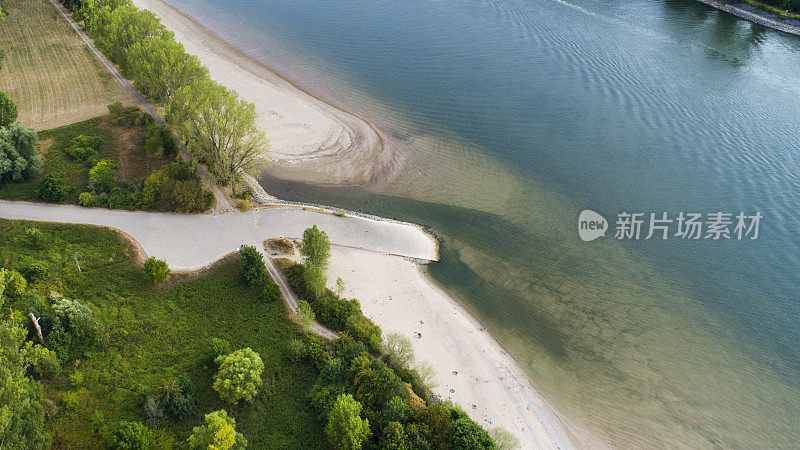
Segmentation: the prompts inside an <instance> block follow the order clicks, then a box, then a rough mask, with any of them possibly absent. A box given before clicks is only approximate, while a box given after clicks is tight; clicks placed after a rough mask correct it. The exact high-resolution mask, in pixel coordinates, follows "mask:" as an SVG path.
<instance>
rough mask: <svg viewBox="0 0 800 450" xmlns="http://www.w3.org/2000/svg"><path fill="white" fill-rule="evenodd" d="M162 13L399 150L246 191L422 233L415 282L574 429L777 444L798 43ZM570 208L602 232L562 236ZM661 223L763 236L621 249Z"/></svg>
mask: <svg viewBox="0 0 800 450" xmlns="http://www.w3.org/2000/svg"><path fill="white" fill-rule="evenodd" d="M169 3H170V4H172V5H174V6H176V7H178V8H180V9H181V10H183V11H184V12H186V13H188V14H189V15H191V16H193V17H195V18H197V19H198V20H199V21H200V22H201V23H203V24H204V25H206V26H207V27H209V28H210V29H211V30H212V31H214V32H215V33H217V34H218V35H220V36H221V37H223V38H224V39H226V40H228V41H229V42H231V43H232V44H234V45H236V46H237V47H239V48H240V49H242V50H244V51H245V52H247V53H248V54H250V55H251V56H253V57H254V58H256V59H258V60H260V61H262V62H264V63H265V64H266V65H268V66H270V67H273V68H275V69H276V70H277V71H278V72H280V73H282V74H284V75H286V76H287V77H288V78H290V79H291V80H292V81H294V82H296V83H297V84H299V85H300V86H302V87H304V88H305V89H308V90H310V91H312V92H314V93H315V94H318V95H320V96H322V97H324V98H326V99H329V100H330V101H332V102H334V103H336V104H339V105H342V106H343V107H345V108H347V109H350V110H352V111H354V112H357V113H359V114H361V115H363V116H364V117H366V118H368V119H369V120H370V121H372V122H373V123H374V124H376V126H378V127H379V128H380V129H381V130H382V131H383V132H384V133H385V134H386V135H387V136H388V137H389V140H390V143H391V145H394V146H396V147H397V148H400V149H402V151H403V153H404V155H405V157H404V160H403V162H402V166H401V170H400V172H399V174H398V176H397V177H396V178H395V179H393V180H391V181H390V182H383V183H380V184H378V185H376V186H370V187H369V188H366V189H363V188H318V187H313V186H307V185H300V184H298V183H288V182H282V181H281V180H280V179H279V178H280V174H279V173H277V174H268V175H265V176H264V177H262V183H263V184H264V185H265V187H266V188H267V190H268V191H270V192H274V193H276V194H277V195H279V196H281V197H283V198H286V199H297V200H305V201H314V202H321V203H328V204H335V205H339V206H341V207H347V208H351V209H358V210H363V211H367V212H370V213H374V214H379V215H385V216H390V217H395V218H399V219H403V220H410V221H414V222H417V223H422V224H424V225H426V226H428V227H430V229H431V230H432V231H433V232H435V233H436V234H437V236H438V237H439V238H440V239H441V240H442V243H443V247H442V249H443V259H442V261H441V262H438V263H435V264H433V265H431V266H430V267H429V271H430V274H431V275H432V276H433V277H434V278H435V279H436V280H437V281H438V282H440V283H441V284H442V285H443V286H445V287H446V288H447V289H448V290H450V292H452V293H453V294H454V295H455V296H456V297H457V298H458V299H459V300H460V301H461V302H463V303H464V305H465V306H467V308H468V309H469V310H470V311H472V312H473V313H474V314H475V315H476V316H478V317H479V319H480V320H481V321H483V322H484V323H485V324H486V325H487V326H488V328H489V329H490V331H492V333H493V334H494V335H495V336H497V337H498V339H499V340H500V341H501V342H502V343H503V345H504V346H505V347H506V348H507V349H508V350H509V351H511V353H512V354H514V356H515V357H516V358H517V360H518V361H520V363H521V364H522V365H523V366H524V367H525V368H526V369H527V370H528V372H529V374H530V375H531V377H532V379H533V380H534V382H535V384H536V385H537V386H538V387H540V388H541V390H542V391H543V392H544V393H545V395H547V396H548V397H549V398H551V399H552V400H553V401H554V402H555V403H556V404H557V405H558V407H559V408H560V409H562V410H563V412H564V413H565V414H566V415H567V416H569V417H571V418H572V419H574V420H575V421H576V422H577V423H578V424H580V425H582V426H584V427H586V428H588V429H589V430H590V431H591V432H592V433H594V434H595V435H597V436H598V437H600V438H601V439H602V440H605V441H607V442H608V443H609V444H612V445H615V446H622V447H638V446H645V445H657V446H669V447H672V446H676V445H677V446H691V447H708V446H718V445H721V446H737V447H797V446H800V426H799V425H798V424H800V377H798V373H799V369H800V345H798V342H800V324H799V322H798V317H799V316H800V296H799V295H798V287H800V258H798V249H799V248H800V237H799V236H798V232H797V229H798V221H799V220H800V213H798V206H800V38H798V37H794V36H789V35H785V34H782V33H779V32H775V31H772V30H768V29H765V28H763V27H760V26H756V25H752V24H750V23H748V22H745V21H741V20H738V19H736V18H733V17H731V16H728V15H725V14H724V13H721V12H718V11H716V10H713V9H711V8H709V7H706V6H705V5H702V4H699V3H696V2H693V1H688V0H629V1H626V2H610V1H602V0H596V1H593V0H585V1H578V0H576V1H559V0H451V1H448V2H443V1H432V0H416V1H405V0H394V1H385V0H378V1H375V0H371V1H364V0H349V1H346V2H342V1H341V0H314V1H309V0H270V1H267V0H241V1H238V2H228V1H223V0H191V1H189V0H169ZM584 209H591V210H594V211H596V212H598V213H600V214H602V215H603V216H604V217H605V218H606V219H608V220H609V223H610V224H609V226H610V228H611V230H610V231H609V232H607V233H606V236H605V237H602V238H600V239H598V240H595V241H592V242H583V241H582V240H581V239H580V238H579V237H578V232H577V227H578V224H577V220H578V214H579V213H580V211H582V210H584ZM622 212H628V213H645V216H644V217H645V219H646V220H645V223H644V224H643V230H642V234H641V237H640V239H638V240H636V239H615V237H614V227H615V224H614V223H615V222H616V220H617V217H618V214H620V213H622ZM680 212H686V213H689V212H695V213H701V214H702V215H703V218H708V217H707V215H708V214H710V213H715V212H726V213H732V214H733V215H734V216H735V215H736V214H738V213H739V212H743V213H745V214H746V215H748V216H752V215H755V214H756V213H759V214H760V215H761V216H763V218H762V219H761V222H760V224H759V230H758V231H759V235H758V238H757V239H750V237H752V234H751V235H750V236H745V238H744V239H742V240H739V239H736V237H735V235H734V237H733V239H725V238H723V239H720V240H713V239H699V240H686V239H681V238H680V237H676V236H674V232H675V231H676V228H675V227H676V226H677V223H676V222H673V223H672V225H671V227H672V228H671V229H670V233H669V238H668V239H666V240H661V239H658V237H660V236H661V235H660V234H658V233H657V234H656V238H652V239H644V238H645V236H646V235H647V231H648V229H647V226H648V222H649V220H647V219H649V213H657V215H658V217H660V216H661V214H662V213H667V214H668V218H671V219H676V218H677V216H678V214H679V213H680ZM733 222H734V223H733V224H732V225H731V226H730V230H731V231H733V229H734V225H735V223H736V219H735V217H734V218H733Z"/></svg>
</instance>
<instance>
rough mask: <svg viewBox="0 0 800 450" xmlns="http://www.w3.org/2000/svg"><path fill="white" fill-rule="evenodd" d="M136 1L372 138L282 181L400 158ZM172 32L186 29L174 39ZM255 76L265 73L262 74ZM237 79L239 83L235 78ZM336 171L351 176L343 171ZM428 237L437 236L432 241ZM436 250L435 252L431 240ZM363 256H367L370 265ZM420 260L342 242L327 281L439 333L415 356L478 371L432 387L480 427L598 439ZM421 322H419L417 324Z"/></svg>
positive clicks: (193, 49) (384, 173)
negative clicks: (454, 383) (453, 384)
mask: <svg viewBox="0 0 800 450" xmlns="http://www.w3.org/2000/svg"><path fill="white" fill-rule="evenodd" d="M133 2H134V4H136V5H137V6H139V7H140V8H146V9H150V10H151V11H153V12H154V13H155V14H156V15H157V16H159V17H160V18H161V19H162V23H164V25H166V26H167V28H169V29H170V30H172V31H173V32H175V34H176V39H177V40H178V41H180V42H183V43H184V46H186V50H187V51H188V52H189V53H194V54H197V55H198V57H200V60H201V61H202V62H203V63H204V64H206V65H207V66H208V65H209V60H211V61H212V64H213V63H214V60H216V62H217V63H219V60H220V59H222V60H223V61H225V62H226V63H227V64H228V65H229V66H228V67H227V69H228V70H229V71H231V72H233V73H227V74H225V75H226V76H227V77H230V78H235V77H237V76H239V75H243V76H249V77H255V78H258V79H256V80H254V81H253V82H254V83H269V82H274V83H277V84H281V85H286V86H291V87H292V88H293V89H294V90H295V92H296V94H295V96H294V98H293V101H295V102H304V101H308V99H313V101H314V102H318V103H319V104H323V105H326V107H328V108H330V109H331V110H334V111H338V112H339V113H344V114H348V115H350V116H351V117H353V118H356V119H357V120H361V123H363V124H366V125H368V127H369V129H370V130H372V131H373V132H374V134H375V136H377V137H378V138H379V140H378V142H379V143H380V145H379V148H378V150H379V151H377V152H375V153H372V154H370V155H367V157H364V155H358V154H353V153H352V152H349V153H347V152H346V153H345V154H342V153H334V154H333V155H318V154H315V152H311V153H310V154H307V155H304V157H303V158H296V159H294V160H292V159H291V158H286V159H284V160H280V161H278V165H279V169H280V170H281V178H284V179H289V180H292V179H295V180H297V181H303V182H312V183H314V184H316V185H326V184H327V185H334V184H338V185H341V184H351V185H364V184H370V183H374V182H377V181H382V180H385V179H387V178H388V177H390V176H391V175H392V174H393V173H395V172H396V169H397V168H398V166H399V161H400V158H399V156H400V155H397V154H390V153H392V150H391V149H388V148H386V147H387V146H386V144H385V141H384V140H383V136H381V134H380V132H378V130H377V129H376V128H375V127H374V126H373V125H372V124H371V123H369V122H368V121H366V120H364V119H363V118H360V117H359V116H357V115H355V114H353V113H350V112H348V111H345V110H343V109H341V108H338V107H335V106H333V105H330V104H329V103H327V102H325V101H323V100H321V99H319V98H318V97H316V96H314V95H312V94H310V93H308V92H306V91H304V90H302V89H301V88H299V87H298V86H297V85H295V84H294V83H291V82H289V81H287V80H285V79H282V78H280V75H278V73H277V72H275V71H273V70H272V69H270V68H268V67H266V66H265V65H264V64H262V63H259V62H258V61H255V60H253V59H252V58H250V57H249V56H247V55H245V54H244V53H243V52H241V51H240V50H238V49H236V48H235V47H234V46H232V45H231V44H230V43H228V42H225V41H224V40H223V39H221V38H219V37H217V36H215V35H214V34H213V33H212V32H211V31H209V30H208V29H207V28H205V27H203V26H202V25H200V24H199V23H198V22H197V21H196V20H195V19H193V18H191V17H188V16H186V15H185V14H183V13H182V12H180V11H179V10H177V9H176V8H174V7H172V6H170V5H167V4H165V3H164V2H163V1H162V0H134V1H133ZM165 18H166V19H167V20H165ZM187 29H189V31H187ZM190 31H191V32H193V33H195V34H194V35H193V36H194V38H195V40H194V41H193V40H192V39H189V38H187V37H186V36H188V33H189V32H190ZM179 32H182V33H187V34H184V35H181V34H180V33H179ZM204 42H206V43H209V45H210V46H211V48H204V47H200V46H202V44H203V43H204ZM187 43H188V44H189V45H187ZM198 53H199V54H198ZM209 69H211V67H209ZM215 75H216V74H215V70H211V76H212V78H215V79H217V81H220V82H222V84H225V85H227V86H228V87H229V88H232V89H234V90H237V91H239V93H240V94H241V95H242V96H243V97H244V98H246V99H248V100H250V101H253V100H252V99H251V98H248V96H247V95H245V94H244V93H242V92H241V91H240V87H239V85H236V84H235V83H234V84H235V85H228V84H226V83H225V82H224V80H220V79H218V78H217V77H216V76H215ZM260 75H263V76H261V77H260V78H259V76H260ZM239 81H240V82H241V79H240V80H239ZM251 81H252V79H251ZM256 100H259V99H256ZM263 100H264V97H262V98H261V101H263ZM256 107H257V109H258V107H259V104H258V103H257V102H256ZM373 151H374V148H373ZM332 164H333V165H338V166H339V167H335V168H334V170H333V171H331V170H328V171H322V170H321V168H322V167H323V166H325V167H328V166H331V165H332ZM343 165H346V166H347V167H346V168H345V169H347V170H341V169H342V167H341V166H343ZM315 166H316V167H315ZM354 169H355V170H354ZM343 174H350V175H353V174H356V175H357V176H355V177H353V176H350V177H347V176H343ZM263 195H265V196H267V197H269V198H268V201H266V202H265V203H266V204H267V205H274V206H279V205H286V206H290V205H291V206H294V207H297V206H298V204H295V203H294V202H284V201H281V200H278V199H276V198H274V197H271V196H270V195H269V194H268V193H266V192H264V193H263ZM300 206H302V205H300ZM308 206H309V207H311V208H315V209H317V208H320V209H321V210H323V211H325V212H331V210H330V209H329V208H327V207H323V206H321V205H308ZM309 213H311V211H309ZM234 214H236V213H234ZM348 215H349V216H359V217H361V218H362V219H372V220H375V219H376V217H375V216H371V215H368V214H360V213H350V214H348ZM378 219H379V220H380V221H384V222H390V223H391V222H396V221H392V220H387V219H384V218H378ZM404 224H405V223H404ZM405 225H409V224H405ZM414 226H415V227H416V228H417V229H419V230H420V231H422V232H423V233H424V234H425V235H427V236H431V235H430V233H428V232H427V231H426V230H425V229H424V227H421V226H419V225H414ZM433 240H434V241H436V239H435V238H434V239H433ZM434 246H435V247H436V251H437V252H438V242H436V243H435V244H434ZM337 255H338V256H337ZM337 261H338V263H337ZM365 261H370V262H371V264H370V263H365ZM424 262H425V261H422V260H418V259H415V258H408V257H404V256H397V255H391V254H386V253H382V252H379V253H376V252H374V251H365V250H362V249H359V248H358V247H339V248H338V251H336V252H333V262H332V265H331V269H330V270H329V279H330V280H335V279H336V278H337V276H341V277H342V278H343V279H345V280H346V285H347V286H348V289H347V293H348V294H352V295H353V296H354V297H357V298H359V299H360V300H361V301H362V305H364V311H365V313H367V315H368V316H369V317H370V318H371V319H373V320H374V321H375V322H376V323H378V324H379V325H380V326H381V327H382V328H384V329H385V330H388V331H395V332H399V333H401V334H403V335H406V336H408V337H410V338H411V337H413V336H414V335H415V332H414V331H413V330H414V328H415V327H416V326H417V323H423V322H424V323H429V324H430V325H431V326H433V327H434V328H435V329H437V330H439V331H440V332H441V334H440V336H439V339H436V340H435V341H433V342H432V344H431V345H428V346H422V347H418V345H419V342H416V340H414V341H415V342H414V344H415V347H417V350H418V351H417V354H418V356H419V358H420V359H422V360H426V361H428V362H430V363H431V364H433V365H434V367H435V372H436V373H435V379H436V380H437V381H438V382H439V383H440V384H441V385H449V382H448V380H447V377H448V375H449V374H450V373H451V372H452V370H448V369H447V367H448V366H443V365H442V364H445V363H448V364H450V366H453V367H458V368H460V369H459V370H460V371H461V372H462V373H470V372H472V373H474V374H476V375H475V376H473V377H468V376H461V377H457V378H458V386H459V387H458V391H454V390H451V391H439V393H440V394H441V395H442V397H443V398H448V397H453V398H454V400H455V401H458V402H459V403H461V404H462V405H463V406H464V407H465V409H466V410H467V412H468V413H469V414H470V416H472V417H473V419H475V420H476V421H478V422H479V423H481V424H482V425H485V426H487V428H488V427H491V426H502V427H504V428H506V429H507V430H509V431H511V432H513V433H514V434H515V435H517V436H518V437H519V438H520V441H521V443H522V446H523V448H565V447H566V448H569V447H572V446H573V445H574V443H580V445H581V446H583V445H586V444H587V443H588V442H592V445H599V443H598V442H594V439H593V438H592V437H591V436H589V435H588V434H587V433H584V431H583V430H582V429H580V428H579V427H577V426H574V425H573V424H572V423H570V422H569V421H568V420H566V419H565V417H564V416H563V414H561V413H559V412H557V409H556V408H555V407H554V406H553V404H552V403H551V402H550V401H549V400H547V399H546V398H545V397H544V395H542V393H541V392H540V391H539V390H538V389H537V388H536V387H535V385H534V384H533V382H532V380H531V379H530V377H529V376H528V374H527V372H525V370H524V369H523V368H522V366H521V365H520V364H519V363H518V362H517V361H516V360H515V359H514V358H513V357H512V356H511V355H510V354H509V353H508V352H507V351H505V350H504V349H503V348H502V347H501V346H500V344H499V342H498V341H497V340H496V339H495V338H494V336H492V335H490V334H489V333H488V332H485V328H484V327H483V326H482V325H480V324H479V322H478V321H477V319H475V318H474V317H473V316H471V315H470V314H469V313H468V311H466V309H464V307H463V306H462V305H461V304H460V303H459V302H458V301H457V300H455V299H454V298H452V297H451V296H450V295H449V294H448V293H447V292H446V291H445V290H444V289H443V288H442V287H440V286H438V285H437V284H436V283H435V282H434V281H433V280H431V279H430V278H429V277H428V276H427V274H426V273H425V271H424V270H423V268H422V266H421V265H420V263H424ZM370 275H371V276H370ZM353 290H355V291H353ZM387 292H391V294H387ZM387 297H388V299H389V303H390V304H391V305H394V306H398V305H399V306H400V311H392V312H391V313H389V314H387V312H389V311H391V305H390V304H387V303H386V298H387ZM392 299H394V301H392ZM366 305H371V306H366ZM372 305H380V306H372ZM420 308H421V309H420ZM412 309H414V310H416V311H417V316H416V317H415V318H411V317H409V316H407V315H404V313H403V312H404V311H408V310H412ZM434 311H441V312H443V313H446V315H438V314H436V313H435V312H434ZM382 316H383V317H382ZM419 318H424V320H418V319H419ZM478 330H480V331H478ZM426 334H427V333H426ZM459 370H456V371H455V372H458V371H459ZM451 389H454V388H451ZM471 405H472V407H470V406H471ZM568 425H569V426H568Z"/></svg>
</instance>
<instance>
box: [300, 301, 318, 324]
mask: <svg viewBox="0 0 800 450" xmlns="http://www.w3.org/2000/svg"><path fill="white" fill-rule="evenodd" d="M297 320H298V321H299V322H300V326H301V327H303V330H305V331H308V330H309V329H310V328H311V324H312V323H314V311H313V310H312V309H311V305H309V304H308V302H307V301H305V300H300V301H299V302H297Z"/></svg>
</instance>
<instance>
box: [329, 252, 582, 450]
mask: <svg viewBox="0 0 800 450" xmlns="http://www.w3.org/2000/svg"><path fill="white" fill-rule="evenodd" d="M331 254H332V256H331V266H330V268H329V270H328V280H329V284H331V286H330V287H331V288H334V284H335V283H334V282H335V280H336V278H337V277H341V278H342V280H343V281H344V285H345V292H344V295H345V296H347V297H353V298H358V299H359V300H360V301H361V308H362V309H363V311H364V313H365V314H366V315H367V316H368V317H370V318H371V319H372V320H374V321H375V322H376V323H377V324H378V325H380V327H381V329H382V330H383V332H384V334H388V333H399V334H402V335H404V336H406V337H408V338H409V339H411V342H412V343H413V345H414V351H415V354H416V357H417V361H425V362H427V363H429V364H430V365H431V366H432V367H433V369H434V370H435V372H436V376H435V380H436V383H437V384H438V386H437V387H436V388H435V389H434V392H435V393H436V394H437V395H439V396H440V397H441V398H442V399H447V398H449V399H452V400H453V401H454V402H456V403H458V404H460V405H461V406H462V407H463V408H464V409H465V410H466V411H467V412H468V413H469V415H470V417H472V418H473V419H474V420H475V421H477V422H478V423H480V424H481V425H483V426H484V427H486V428H487V429H489V428H492V427H497V426H499V427H502V428H505V429H506V430H508V431H511V432H512V433H514V434H515V435H516V436H517V437H518V438H519V440H520V443H521V444H522V447H523V448H571V447H582V446H586V445H589V441H588V440H587V439H588V438H587V436H586V435H585V433H582V432H581V433H578V432H577V431H576V429H575V428H574V427H573V426H571V424H569V426H567V424H568V423H569V422H568V421H567V419H566V418H564V417H562V416H560V415H559V413H558V412H557V411H556V409H555V408H554V407H553V405H552V404H550V403H549V401H548V400H547V399H546V398H545V397H544V396H543V395H542V394H541V393H540V392H539V391H537V390H536V388H535V387H534V386H533V384H532V382H531V380H530V378H529V377H528V376H527V374H526V373H525V371H524V370H523V369H522V367H520V366H519V364H518V363H517V362H516V361H515V360H514V359H513V358H512V357H511V356H510V355H509V354H508V353H507V352H506V351H505V350H504V349H503V348H502V347H501V346H500V344H498V343H497V341H496V340H495V339H494V338H493V337H492V335H491V334H490V333H489V332H488V331H487V330H486V329H485V328H484V327H483V326H482V325H481V324H480V323H479V322H478V321H477V320H475V319H474V318H473V317H471V316H470V315H469V313H467V311H466V310H465V309H464V308H463V307H462V306H461V305H459V304H458V302H457V301H456V300H455V299H453V298H452V297H451V296H449V295H448V294H447V293H446V292H444V291H443V290H442V289H441V288H440V287H439V286H438V285H436V284H435V283H434V282H433V281H431V280H430V279H429V278H428V277H427V276H426V275H425V273H424V270H423V266H420V265H418V264H417V263H416V262H415V261H413V260H411V259H409V258H404V257H401V256H392V255H387V254H381V253H377V252H370V251H365V250H360V249H352V248H346V247H341V246H334V247H333V249H332V251H331ZM596 445H597V443H595V442H592V443H591V446H593V447H594V446H596Z"/></svg>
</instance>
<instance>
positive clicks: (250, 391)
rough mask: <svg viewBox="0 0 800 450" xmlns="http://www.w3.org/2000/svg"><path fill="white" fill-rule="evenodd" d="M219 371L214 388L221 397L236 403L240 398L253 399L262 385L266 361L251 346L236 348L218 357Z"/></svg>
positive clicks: (215, 377)
mask: <svg viewBox="0 0 800 450" xmlns="http://www.w3.org/2000/svg"><path fill="white" fill-rule="evenodd" d="M217 362H219V364H220V366H219V371H217V374H216V375H215V376H214V390H215V391H217V392H219V395H220V398H222V399H223V400H225V401H228V402H231V403H233V404H234V405H235V404H237V403H239V401H240V400H243V399H244V400H246V401H248V402H249V401H252V400H253V398H254V397H255V396H256V395H257V394H258V388H259V387H261V384H262V380H261V373H262V372H263V371H264V363H263V362H262V361H261V356H259V354H258V353H256V352H254V351H253V350H252V349H251V348H249V347H248V348H244V349H241V350H236V351H235V352H233V353H231V354H230V355H227V356H220V357H218V358H217Z"/></svg>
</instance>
